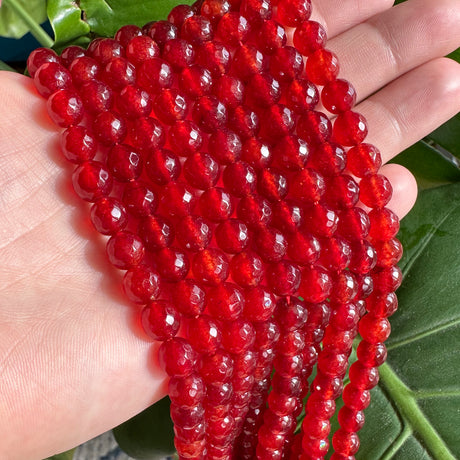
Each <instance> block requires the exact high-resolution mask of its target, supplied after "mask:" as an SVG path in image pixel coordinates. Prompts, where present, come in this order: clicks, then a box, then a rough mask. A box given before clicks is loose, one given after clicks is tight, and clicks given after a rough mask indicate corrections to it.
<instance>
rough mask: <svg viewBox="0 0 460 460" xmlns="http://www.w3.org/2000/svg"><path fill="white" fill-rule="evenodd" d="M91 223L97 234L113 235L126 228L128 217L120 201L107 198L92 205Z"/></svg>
mask: <svg viewBox="0 0 460 460" xmlns="http://www.w3.org/2000/svg"><path fill="white" fill-rule="evenodd" d="M91 221H92V223H93V225H94V228H95V229H96V230H97V231H98V232H99V233H102V234H103V235H113V234H114V233H117V232H118V231H120V230H123V229H124V228H125V227H126V225H127V223H128V215H127V213H126V209H125V207H124V206H123V204H122V203H121V202H120V201H118V200H117V199H115V198H110V197H107V198H102V199H100V200H99V201H97V202H96V203H94V204H93V206H92V207H91Z"/></svg>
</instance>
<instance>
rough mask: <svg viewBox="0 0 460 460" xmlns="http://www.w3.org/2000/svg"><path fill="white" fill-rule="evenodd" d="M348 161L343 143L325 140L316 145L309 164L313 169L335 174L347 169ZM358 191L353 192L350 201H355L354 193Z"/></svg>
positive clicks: (329, 174) (330, 174)
mask: <svg viewBox="0 0 460 460" xmlns="http://www.w3.org/2000/svg"><path fill="white" fill-rule="evenodd" d="M346 161H347V159H346V153H345V150H344V148H343V147H342V146H341V145H339V144H336V143H334V142H325V143H324V144H322V145H318V146H316V148H315V149H312V151H311V154H310V157H309V159H308V162H307V165H308V166H309V167H311V168H313V169H316V170H318V171H319V172H320V173H321V174H324V175H325V176H335V175H339V174H341V173H342V172H343V170H344V169H345V165H346ZM331 180H334V179H331ZM336 180H337V179H336ZM338 180H340V179H338ZM352 186H353V185H352ZM355 188H356V187H355ZM356 193H357V191H355V192H354V193H353V192H352V197H351V199H350V201H353V199H354V197H353V195H354V194H356ZM330 195H331V194H330ZM332 196H333V193H332Z"/></svg>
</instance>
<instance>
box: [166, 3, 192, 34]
mask: <svg viewBox="0 0 460 460" xmlns="http://www.w3.org/2000/svg"><path fill="white" fill-rule="evenodd" d="M194 14H195V12H194V11H193V8H192V7H191V6H189V5H177V6H175V7H174V8H173V9H172V10H171V11H170V12H169V14H168V21H169V22H170V23H171V24H174V25H175V26H176V27H178V28H180V27H182V24H183V23H184V21H185V20H186V19H188V18H190V17H191V16H193V15H194Z"/></svg>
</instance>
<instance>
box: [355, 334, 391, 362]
mask: <svg viewBox="0 0 460 460" xmlns="http://www.w3.org/2000/svg"><path fill="white" fill-rule="evenodd" d="M356 352H357V356H358V359H359V360H360V361H361V362H362V363H363V364H364V365H365V366H367V367H374V366H375V367H378V366H381V365H382V364H383V363H384V362H385V360H386V358H387V349H386V347H385V345H384V344H383V343H381V342H376V343H370V342H368V341H366V340H361V342H360V343H359V345H358V348H357V350H356Z"/></svg>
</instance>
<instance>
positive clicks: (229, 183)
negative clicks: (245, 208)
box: [223, 161, 256, 197]
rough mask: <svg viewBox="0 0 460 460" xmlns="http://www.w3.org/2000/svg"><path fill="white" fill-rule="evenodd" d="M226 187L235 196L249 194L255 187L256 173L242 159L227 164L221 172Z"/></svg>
mask: <svg viewBox="0 0 460 460" xmlns="http://www.w3.org/2000/svg"><path fill="white" fill-rule="evenodd" d="M223 182H224V185H225V187H226V189H227V190H228V191H229V192H230V193H232V194H233V195H235V196H237V197H243V196H245V195H250V194H252V193H253V192H254V190H255V188H256V173H255V171H254V170H253V168H252V167H251V166H249V165H248V164H247V163H244V162H242V161H239V162H235V163H231V164H229V165H228V166H227V167H226V168H225V169H224V173H223Z"/></svg>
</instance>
